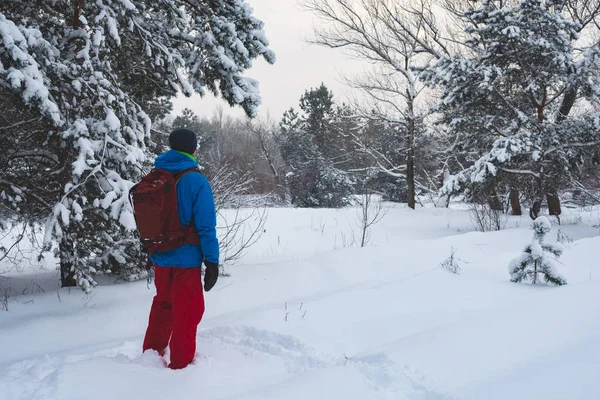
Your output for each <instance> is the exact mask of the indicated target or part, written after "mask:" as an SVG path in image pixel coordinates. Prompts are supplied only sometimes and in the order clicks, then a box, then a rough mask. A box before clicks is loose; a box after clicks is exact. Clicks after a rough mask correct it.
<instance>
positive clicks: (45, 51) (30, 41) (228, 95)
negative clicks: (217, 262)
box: [0, 0, 275, 290]
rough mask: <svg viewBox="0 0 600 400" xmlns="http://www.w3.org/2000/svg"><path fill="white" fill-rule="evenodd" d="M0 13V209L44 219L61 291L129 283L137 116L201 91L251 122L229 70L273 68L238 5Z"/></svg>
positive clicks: (144, 159) (141, 149)
mask: <svg viewBox="0 0 600 400" xmlns="http://www.w3.org/2000/svg"><path fill="white" fill-rule="evenodd" d="M2 4H3V7H2V13H0V95H2V96H5V97H7V98H10V99H11V101H10V102H5V103H3V105H1V106H0V114H1V115H2V117H3V118H2V119H0V132H1V133H2V135H0V136H1V139H0V141H1V143H2V145H3V146H2V150H3V151H2V154H0V164H2V165H3V166H4V167H3V171H2V175H1V176H0V192H1V193H6V195H5V196H2V197H0V201H1V202H2V204H3V205H5V206H7V207H8V208H9V209H10V210H11V212H12V215H13V216H14V217H16V218H17V219H19V218H20V219H21V220H23V221H24V222H27V223H30V224H39V223H42V222H43V221H44V220H45V226H46V235H45V244H46V248H48V249H49V248H51V247H56V246H55V244H58V246H57V251H58V255H59V257H60V269H61V281H62V285H63V286H74V285H78V286H80V287H82V288H83V289H84V290H89V289H90V288H91V287H92V286H93V285H94V284H95V282H94V279H93V275H94V274H95V273H96V272H99V271H100V270H102V271H104V272H114V271H115V270H119V271H120V273H122V275H124V276H131V274H128V273H127V271H133V274H134V275H135V274H137V273H138V272H139V271H141V252H140V249H139V243H138V242H137V241H136V240H135V235H134V232H135V223H134V219H133V216H132V213H131V208H130V206H129V201H128V190H129V188H130V187H131V185H132V182H135V181H137V180H139V179H140V177H141V174H142V173H143V169H144V167H148V166H149V165H150V162H151V160H150V159H149V158H148V154H149V152H148V150H147V146H148V145H149V144H150V127H151V120H150V117H149V115H148V113H147V112H146V110H148V112H151V113H154V114H155V115H158V116H160V115H161V113H162V112H161V111H160V110H158V111H157V110H156V101H167V102H168V99H169V98H172V97H173V96H174V95H175V94H176V93H177V92H178V91H181V92H182V93H183V94H185V95H186V96H189V95H191V94H193V93H199V94H201V95H202V94H204V93H205V91H206V90H210V91H211V92H213V93H215V94H217V95H220V96H221V97H223V98H224V99H225V100H226V101H227V102H228V103H229V104H231V105H239V106H241V107H242V108H243V109H244V110H245V112H246V114H247V115H249V116H254V115H255V114H256V112H257V107H258V105H259V104H260V95H259V92H258V83H257V82H256V81H255V80H253V79H251V78H248V77H245V76H243V73H244V72H245V71H246V70H247V69H248V68H250V67H251V65H252V60H254V59H255V58H257V57H259V56H262V57H263V58H265V59H266V61H267V62H269V63H273V62H274V60H275V57H274V54H273V52H272V51H271V50H269V49H268V41H267V39H266V37H265V35H264V32H263V30H262V27H263V24H262V22H261V21H259V20H258V19H256V18H255V17H254V16H253V15H252V9H251V8H250V7H249V6H248V5H247V4H246V3H245V2H244V1H243V0H215V1H211V2H198V1H195V0H189V1H183V0H169V1H167V0H148V1H144V2H135V3H133V2H131V1H128V0H119V1H116V0H105V1H97V2H92V1H89V2H86V1H84V0H77V1H74V2H71V1H67V0H52V1H50V0H37V1H30V2H22V1H18V0H5V1H3V3H2ZM160 99H162V100H160Z"/></svg>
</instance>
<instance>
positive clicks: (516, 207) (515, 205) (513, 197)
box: [510, 189, 523, 215]
mask: <svg viewBox="0 0 600 400" xmlns="http://www.w3.org/2000/svg"><path fill="white" fill-rule="evenodd" d="M510 207H511V208H512V214H513V215H523V211H522V210H521V201H520V200H519V191H518V190H516V189H511V190H510Z"/></svg>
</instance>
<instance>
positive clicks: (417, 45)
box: [303, 0, 446, 209]
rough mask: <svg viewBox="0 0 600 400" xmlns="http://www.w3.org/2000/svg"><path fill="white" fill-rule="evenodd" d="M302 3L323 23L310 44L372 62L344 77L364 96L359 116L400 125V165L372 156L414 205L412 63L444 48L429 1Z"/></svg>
mask: <svg viewBox="0 0 600 400" xmlns="http://www.w3.org/2000/svg"><path fill="white" fill-rule="evenodd" d="M303 4H304V6H305V7H306V8H307V9H308V10H310V11H312V12H313V13H314V14H315V15H316V16H317V17H318V18H319V19H321V20H322V21H323V22H324V24H323V25H322V27H320V28H318V30H317V32H316V37H315V39H314V40H313V42H315V43H317V44H320V45H323V46H327V47H329V48H334V49H345V50H347V51H348V52H349V53H350V54H352V55H353V56H355V57H357V58H360V59H364V60H367V61H368V62H369V63H370V64H371V65H372V66H373V70H372V71H370V72H369V73H367V74H363V76H362V77H361V78H359V79H350V84H351V85H352V86H354V87H356V88H358V89H360V90H362V91H363V92H364V93H365V94H366V95H367V96H368V98H369V100H368V105H367V106H366V107H364V109H363V115H364V116H365V117H368V118H375V119H380V120H382V121H387V122H395V123H396V124H398V125H399V126H402V127H403V129H398V130H396V132H397V133H398V134H402V135H404V140H402V142H403V143H404V144H405V146H406V149H405V151H404V154H405V158H404V162H403V163H402V164H401V165H398V164H395V165H390V164H389V163H388V162H389V161H390V160H389V159H386V158H385V157H381V156H382V154H375V153H372V154H373V155H374V156H376V157H377V158H378V160H377V161H378V164H379V165H380V166H381V167H382V171H383V172H386V173H390V174H391V175H392V176H393V177H395V178H402V179H404V180H405V181H406V183H407V186H408V204H409V206H410V207H411V208H413V209H414V208H415V195H416V182H415V142H416V136H417V134H418V132H417V128H418V127H417V122H418V120H419V118H420V117H421V116H420V115H419V114H420V110H419V106H418V104H417V100H418V96H419V94H420V93H421V90H422V86H423V85H422V84H421V83H420V82H419V79H418V74H417V73H416V72H415V67H417V66H420V65H422V64H423V63H424V62H426V61H427V60H428V59H430V58H431V57H437V56H439V55H440V54H442V53H443V52H444V51H446V47H445V46H444V45H443V44H442V43H443V42H442V41H441V40H440V37H439V36H440V32H439V30H438V28H437V27H436V25H435V18H434V13H433V11H432V2H430V1H428V0H419V1H417V2H416V3H414V4H413V5H409V4H407V3H403V2H397V1H392V0H359V1H354V0H304V1H303ZM403 150H404V149H403Z"/></svg>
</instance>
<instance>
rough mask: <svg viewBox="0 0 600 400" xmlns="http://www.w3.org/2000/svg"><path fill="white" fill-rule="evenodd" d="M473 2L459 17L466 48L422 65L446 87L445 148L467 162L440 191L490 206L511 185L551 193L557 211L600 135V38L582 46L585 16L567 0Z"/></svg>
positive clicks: (535, 196) (441, 107)
mask: <svg viewBox="0 0 600 400" xmlns="http://www.w3.org/2000/svg"><path fill="white" fill-rule="evenodd" d="M477 4H478V6H477V8H469V9H467V10H466V11H465V12H464V14H462V16H461V20H462V21H463V23H464V24H465V33H466V34H467V36H468V39H467V41H466V43H465V47H464V49H463V51H462V52H461V53H459V54H455V55H445V56H442V57H440V58H439V59H437V60H436V61H435V62H433V63H432V64H431V65H430V67H429V68H427V69H426V70H425V72H424V73H423V74H422V77H423V78H424V79H425V81H426V82H427V83H428V84H429V85H431V86H432V87H436V88H439V89H441V96H440V101H439V104H438V105H437V107H436V108H435V111H436V112H438V113H439V114H440V115H441V121H440V122H442V123H443V124H444V126H445V128H446V130H447V133H448V134H449V135H450V136H452V137H453V145H452V146H451V148H450V149H449V152H451V153H453V154H454V155H459V156H460V157H461V158H462V159H463V160H464V161H465V163H466V168H464V169H463V170H462V171H460V172H459V173H458V174H456V175H454V176H453V177H451V178H450V179H449V180H448V181H447V182H446V185H445V187H444V189H443V192H444V193H445V194H456V193H459V192H464V193H466V194H468V195H469V197H470V198H471V199H477V198H484V199H486V200H484V201H489V202H490V203H491V204H492V205H493V207H498V203H499V200H498V197H497V196H498V192H503V191H505V190H507V189H508V190H511V191H513V192H514V193H516V194H517V197H518V191H522V192H525V193H526V194H527V195H528V196H529V198H530V199H532V200H538V201H539V200H541V198H542V196H544V195H546V196H547V198H548V204H549V208H550V213H551V214H560V202H559V201H558V197H557V193H558V191H559V190H561V189H562V188H564V187H565V185H566V182H568V181H569V180H570V179H572V178H573V177H574V176H576V175H577V173H578V171H579V166H580V165H581V160H582V159H583V158H585V157H586V154H587V153H588V152H589V151H591V150H592V149H593V148H594V146H596V145H597V144H599V143H600V125H598V123H597V121H598V114H597V112H593V111H590V107H587V105H589V104H590V103H591V102H593V101H595V100H596V99H597V93H598V90H597V88H598V79H599V78H600V74H599V73H598V69H597V67H594V65H596V64H597V62H598V61H597V57H596V54H597V51H598V46H599V44H598V43H596V44H595V45H593V46H591V47H589V48H588V49H587V50H585V51H583V52H580V51H579V50H578V48H579V46H576V44H577V43H578V39H579V37H580V32H581V30H582V28H583V24H582V23H580V22H579V21H575V20H574V19H573V18H574V17H573V16H574V14H573V13H572V12H566V11H565V9H564V7H565V4H564V2H562V1H555V0H547V1H543V0H522V1H514V2H504V1H494V0H484V1H479V2H477ZM573 87H580V88H581V89H582V90H579V95H577V91H575V94H573V91H572V89H573ZM583 88H585V89H583ZM576 101H577V102H576ZM574 104H575V105H576V106H578V107H579V111H580V112H578V113H577V114H576V115H575V114H570V113H569V112H570V110H571V107H572V106H573V105H574ZM514 193H513V194H514ZM500 206H501V205H500Z"/></svg>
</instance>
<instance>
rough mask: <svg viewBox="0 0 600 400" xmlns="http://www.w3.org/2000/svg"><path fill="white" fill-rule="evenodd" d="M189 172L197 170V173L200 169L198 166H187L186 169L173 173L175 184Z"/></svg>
mask: <svg viewBox="0 0 600 400" xmlns="http://www.w3.org/2000/svg"><path fill="white" fill-rule="evenodd" d="M190 172H198V173H200V170H199V169H198V168H196V167H193V168H188V169H186V170H183V171H179V172H175V173H173V179H174V180H175V186H177V184H178V183H179V181H180V180H181V178H183V177H184V175H187V174H188V173H190Z"/></svg>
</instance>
